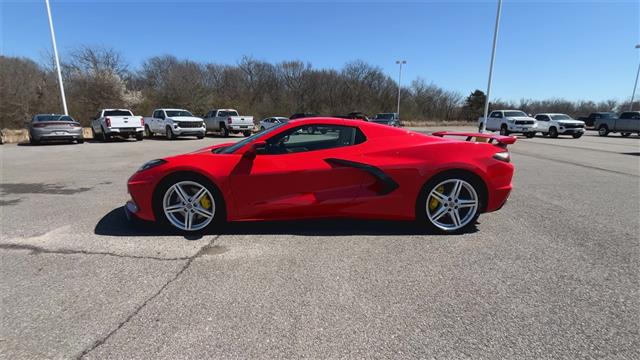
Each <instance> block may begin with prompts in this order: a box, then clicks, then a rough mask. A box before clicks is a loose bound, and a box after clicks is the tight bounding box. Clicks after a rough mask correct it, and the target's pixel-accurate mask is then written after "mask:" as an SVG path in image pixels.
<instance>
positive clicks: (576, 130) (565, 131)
mask: <svg viewBox="0 0 640 360" xmlns="http://www.w3.org/2000/svg"><path fill="white" fill-rule="evenodd" d="M582 133H584V128H570V129H565V128H560V130H559V131H558V134H563V135H573V134H582Z"/></svg>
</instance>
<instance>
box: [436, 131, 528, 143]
mask: <svg viewBox="0 0 640 360" xmlns="http://www.w3.org/2000/svg"><path fill="white" fill-rule="evenodd" d="M431 135H433V136H438V137H445V136H457V137H466V139H465V141H471V140H473V138H476V141H477V142H487V143H489V144H491V143H493V142H495V143H497V145H499V146H502V147H506V146H507V145H511V144H513V143H515V142H516V138H515V136H502V135H496V134H492V133H472V132H457V131H437V132H434V133H433V134H431Z"/></svg>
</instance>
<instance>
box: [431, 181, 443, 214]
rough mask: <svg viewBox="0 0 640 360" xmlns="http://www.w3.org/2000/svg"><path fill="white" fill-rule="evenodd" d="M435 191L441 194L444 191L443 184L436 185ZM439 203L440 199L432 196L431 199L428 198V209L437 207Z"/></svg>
mask: <svg viewBox="0 0 640 360" xmlns="http://www.w3.org/2000/svg"><path fill="white" fill-rule="evenodd" d="M436 191H437V192H439V193H440V194H442V193H443V192H444V186H438V187H437V188H436ZM439 203H440V201H438V199H436V198H435V197H433V196H432V197H431V199H429V210H435V209H436V208H437V207H438V204H439Z"/></svg>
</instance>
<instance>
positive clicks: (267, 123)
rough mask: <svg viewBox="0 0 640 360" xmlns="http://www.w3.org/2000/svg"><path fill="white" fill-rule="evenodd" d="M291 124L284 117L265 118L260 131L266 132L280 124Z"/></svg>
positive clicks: (261, 122)
mask: <svg viewBox="0 0 640 360" xmlns="http://www.w3.org/2000/svg"><path fill="white" fill-rule="evenodd" d="M286 122H289V119H288V118H286V117H282V116H274V117H270V118H265V119H262V120H260V124H259V126H260V131H263V130H266V129H268V128H271V127H274V126H276V125H278V124H282V123H286Z"/></svg>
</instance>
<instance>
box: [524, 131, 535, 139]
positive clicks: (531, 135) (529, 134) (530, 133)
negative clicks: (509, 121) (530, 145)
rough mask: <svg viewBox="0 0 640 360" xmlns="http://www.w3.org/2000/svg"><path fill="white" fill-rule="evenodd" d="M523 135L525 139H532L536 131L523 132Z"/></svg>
mask: <svg viewBox="0 0 640 360" xmlns="http://www.w3.org/2000/svg"><path fill="white" fill-rule="evenodd" d="M524 136H525V137H526V138H527V139H533V138H534V137H535V136H536V133H534V132H528V133H525V134H524Z"/></svg>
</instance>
